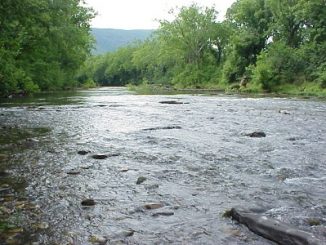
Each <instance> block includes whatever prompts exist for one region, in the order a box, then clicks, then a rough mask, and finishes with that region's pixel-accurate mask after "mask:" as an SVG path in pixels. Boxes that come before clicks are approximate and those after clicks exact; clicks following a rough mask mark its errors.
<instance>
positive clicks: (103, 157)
mask: <svg viewBox="0 0 326 245" xmlns="http://www.w3.org/2000/svg"><path fill="white" fill-rule="evenodd" d="M92 158H94V159H97V160H103V159H106V158H108V156H107V155H102V154H97V155H93V156H92Z"/></svg>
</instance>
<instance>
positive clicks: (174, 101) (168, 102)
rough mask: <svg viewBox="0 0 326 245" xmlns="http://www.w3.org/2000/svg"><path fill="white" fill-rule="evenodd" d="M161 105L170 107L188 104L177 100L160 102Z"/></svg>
mask: <svg viewBox="0 0 326 245" xmlns="http://www.w3.org/2000/svg"><path fill="white" fill-rule="evenodd" d="M159 103H160V104H168V105H182V104H187V103H184V102H180V101H176V100H165V101H160V102H159Z"/></svg>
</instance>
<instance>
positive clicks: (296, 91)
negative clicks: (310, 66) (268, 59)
mask: <svg viewBox="0 0 326 245" xmlns="http://www.w3.org/2000/svg"><path fill="white" fill-rule="evenodd" d="M127 88H128V90H130V91H133V92H135V93H136V94H139V95H155V94H157V95H161V94H167V95H168V94H200V93H204V94H210V95H217V94H219V95H220V94H224V95H248V96H262V97H264V96H268V97H272V96H276V97H300V98H321V99H326V90H315V89H314V87H312V88H310V87H305V86H300V87H289V88H286V87H285V88H280V90H278V91H275V92H264V91H252V90H251V89H250V88H241V87H238V86H236V88H234V87H233V88H232V87H227V88H225V87H203V88H182V89H176V88H173V87H166V86H160V85H156V84H140V85H130V84H128V85H127Z"/></svg>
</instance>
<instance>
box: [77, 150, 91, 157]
mask: <svg viewBox="0 0 326 245" xmlns="http://www.w3.org/2000/svg"><path fill="white" fill-rule="evenodd" d="M77 153H78V154H79V155H82V156H83V155H87V154H88V153H89V152H88V151H84V150H81V151H78V152H77Z"/></svg>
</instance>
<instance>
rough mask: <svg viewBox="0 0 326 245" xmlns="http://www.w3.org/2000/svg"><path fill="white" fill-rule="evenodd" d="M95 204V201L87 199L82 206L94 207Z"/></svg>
mask: <svg viewBox="0 0 326 245" xmlns="http://www.w3.org/2000/svg"><path fill="white" fill-rule="evenodd" d="M95 204H96V202H95V200H94V199H85V200H83V201H82V202H81V205H82V206H87V207H90V206H94V205H95Z"/></svg>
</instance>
